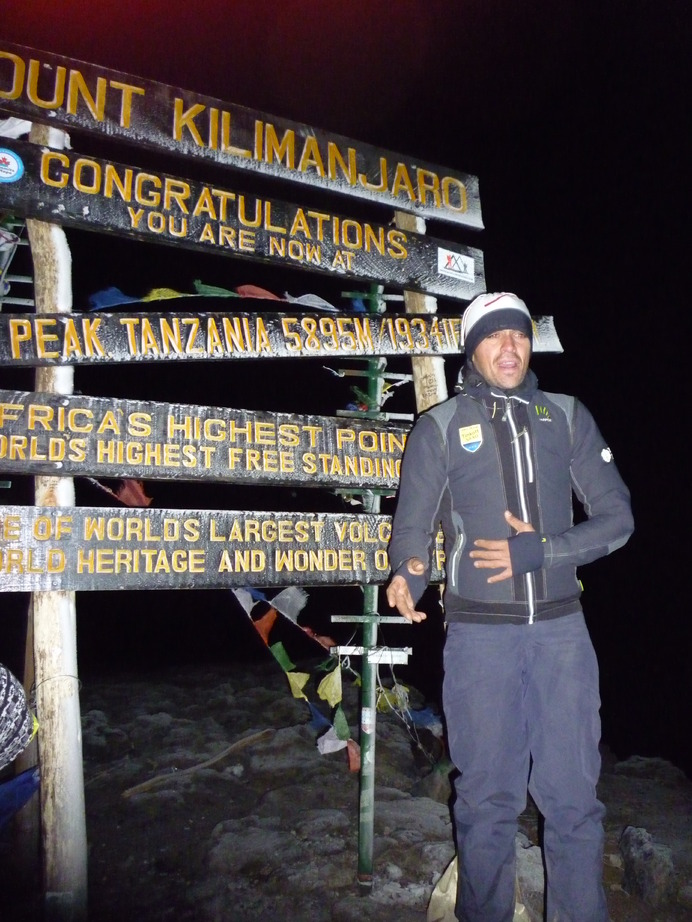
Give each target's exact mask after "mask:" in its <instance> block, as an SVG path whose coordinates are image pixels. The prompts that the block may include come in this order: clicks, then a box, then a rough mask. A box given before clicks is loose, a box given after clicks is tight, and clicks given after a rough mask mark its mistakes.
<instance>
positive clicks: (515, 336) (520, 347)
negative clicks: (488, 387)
mask: <svg viewBox="0 0 692 922" xmlns="http://www.w3.org/2000/svg"><path fill="white" fill-rule="evenodd" d="M530 358H531V340H530V339H529V337H528V336H527V335H526V334H525V333H520V332H519V330H498V331H497V332H496V333H491V334H490V336H486V337H485V339H482V340H481V341H480V342H479V343H478V345H477V346H476V350H475V352H474V353H473V364H474V365H475V366H476V370H477V371H478V372H479V373H480V374H481V375H482V376H483V377H484V378H485V380H486V381H487V382H488V384H493V385H494V386H495V387H501V388H502V389H503V390H508V389H509V388H512V387H518V386H519V385H520V384H521V382H522V381H523V380H524V377H525V376H526V372H527V371H528V368H529V359H530Z"/></svg>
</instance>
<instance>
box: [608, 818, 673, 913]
mask: <svg viewBox="0 0 692 922" xmlns="http://www.w3.org/2000/svg"><path fill="white" fill-rule="evenodd" d="M620 851H621V853H622V857H623V860H624V863H625V873H624V877H623V887H624V889H625V890H626V891H627V892H628V893H630V894H634V895H636V896H639V897H641V898H642V899H643V900H644V901H645V902H646V903H648V904H649V905H650V906H653V907H655V908H658V907H660V906H663V905H665V904H666V903H669V902H670V901H671V900H672V898H673V896H674V894H675V873H674V868H673V859H672V855H671V851H670V849H669V848H667V847H666V846H664V845H656V844H655V843H654V841H653V838H652V836H651V835H649V833H648V832H647V831H646V829H640V828H638V827H636V826H627V827H626V829H625V830H624V832H623V833H622V836H621V837H620Z"/></svg>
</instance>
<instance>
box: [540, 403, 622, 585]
mask: <svg viewBox="0 0 692 922" xmlns="http://www.w3.org/2000/svg"><path fill="white" fill-rule="evenodd" d="M570 475H571V480H572V488H573V490H574V493H575V494H576V496H577V497H578V499H579V501H580V502H581V503H582V505H583V507H584V511H585V513H586V517H587V518H586V521H584V522H579V523H578V524H576V525H573V526H572V527H571V528H568V529H567V531H564V532H562V534H558V535H542V536H541V539H542V542H543V545H544V552H545V553H544V561H543V566H544V567H555V566H562V565H564V564H568V565H571V566H577V567H578V566H581V565H582V564H586V563H590V562H591V561H592V560H597V559H598V558H599V557H604V556H605V555H606V554H611V553H612V552H613V551H615V550H617V549H618V548H620V547H622V546H623V544H625V543H626V542H627V540H628V538H629V537H630V535H631V534H632V532H633V531H634V520H633V518H632V510H631V506H630V494H629V490H628V489H627V487H626V486H625V484H624V482H623V480H622V478H621V476H620V474H619V472H618V469H617V467H616V466H615V462H614V461H613V456H612V453H611V451H610V449H609V448H608V446H607V444H606V442H605V440H604V438H603V436H602V435H601V433H600V432H599V430H598V427H597V425H596V422H595V420H594V418H593V416H592V415H591V413H589V411H588V410H587V409H586V407H585V406H584V405H583V404H581V403H580V402H579V401H576V402H575V412H574V422H573V441H572V461H571V465H570Z"/></svg>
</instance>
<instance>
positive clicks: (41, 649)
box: [27, 125, 87, 922]
mask: <svg viewBox="0 0 692 922" xmlns="http://www.w3.org/2000/svg"><path fill="white" fill-rule="evenodd" d="M29 137H30V140H31V141H32V142H34V143H36V144H50V146H51V147H64V146H65V139H66V135H65V134H64V132H62V131H59V130H56V129H52V128H48V127H43V126H37V125H35V126H33V127H32V129H31V134H30V136H29ZM27 229H28V232H29V242H30V244H31V255H32V259H33V263H34V291H35V302H36V313H37V314H40V313H50V312H53V313H54V312H61V313H69V312H70V311H71V310H72V278H71V257H70V251H69V247H68V245H67V240H66V238H65V233H64V231H63V230H62V228H60V227H58V226H57V225H53V224H48V223H46V222H44V221H37V220H29V221H27ZM36 390H37V391H48V392H51V393H59V394H71V393H73V390H74V388H73V369H72V368H71V367H69V366H63V367H60V366H58V367H55V368H52V367H48V368H39V369H38V370H37V372H36ZM34 495H35V502H36V505H37V506H56V507H59V506H74V501H75V496H74V482H73V480H72V479H71V478H69V477H36V479H35V490H34ZM32 602H33V605H32V609H33V622H34V624H33V630H34V660H35V662H34V665H35V676H36V711H37V716H38V720H39V726H40V729H39V734H38V751H39V769H40V776H41V785H40V793H41V841H42V857H43V897H44V918H45V920H46V922H80V920H84V919H86V916H87V872H86V866H87V861H86V857H87V848H86V819H85V809H84V771H83V765H82V734H81V720H80V708H79V680H78V678H77V631H76V605H75V593H74V592H65V591H55V592H37V593H34V595H33V599H32Z"/></svg>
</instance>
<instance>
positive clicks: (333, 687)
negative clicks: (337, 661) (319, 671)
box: [317, 666, 343, 707]
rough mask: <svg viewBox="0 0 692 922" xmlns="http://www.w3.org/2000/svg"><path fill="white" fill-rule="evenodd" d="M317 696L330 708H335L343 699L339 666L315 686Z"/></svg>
mask: <svg viewBox="0 0 692 922" xmlns="http://www.w3.org/2000/svg"><path fill="white" fill-rule="evenodd" d="M317 694H318V696H319V697H320V698H321V699H322V700H323V701H326V702H327V703H328V704H329V706H330V707H336V705H337V704H338V703H339V702H340V701H341V699H342V697H343V695H342V686H341V666H337V667H336V669H333V670H332V671H331V672H329V673H327V675H326V676H325V677H324V678H323V679H322V681H321V682H320V684H319V685H318V686H317Z"/></svg>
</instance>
